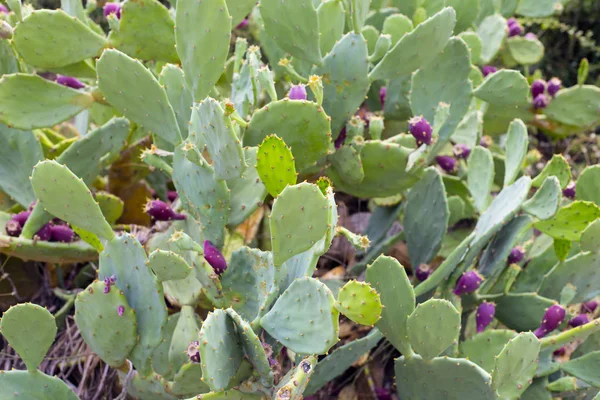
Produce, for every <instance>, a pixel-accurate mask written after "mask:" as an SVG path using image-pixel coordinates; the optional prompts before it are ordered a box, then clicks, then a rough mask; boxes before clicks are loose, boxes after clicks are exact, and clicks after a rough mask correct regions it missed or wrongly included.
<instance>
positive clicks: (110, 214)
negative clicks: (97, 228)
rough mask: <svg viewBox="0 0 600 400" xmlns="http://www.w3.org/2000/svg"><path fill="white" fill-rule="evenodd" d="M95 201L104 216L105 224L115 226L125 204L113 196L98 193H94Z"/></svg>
mask: <svg viewBox="0 0 600 400" xmlns="http://www.w3.org/2000/svg"><path fill="white" fill-rule="evenodd" d="M96 201H97V202H98V206H99V207H100V210H101V211H102V215H104V218H105V219H106V222H108V223H109V224H111V225H113V224H115V223H116V222H117V220H118V219H119V218H121V215H123V209H124V207H125V203H124V202H123V200H121V199H120V198H118V197H117V196H115V195H114V194H110V193H108V192H98V193H96Z"/></svg>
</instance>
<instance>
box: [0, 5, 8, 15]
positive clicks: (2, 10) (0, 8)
mask: <svg viewBox="0 0 600 400" xmlns="http://www.w3.org/2000/svg"><path fill="white" fill-rule="evenodd" d="M0 13H1V14H8V8H6V7H5V6H4V4H0Z"/></svg>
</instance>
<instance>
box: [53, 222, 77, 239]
mask: <svg viewBox="0 0 600 400" xmlns="http://www.w3.org/2000/svg"><path fill="white" fill-rule="evenodd" d="M50 235H51V240H52V241H53V242H63V243H71V242H72V241H73V239H75V233H74V232H73V230H72V229H71V228H69V227H68V226H66V225H53V226H51V227H50Z"/></svg>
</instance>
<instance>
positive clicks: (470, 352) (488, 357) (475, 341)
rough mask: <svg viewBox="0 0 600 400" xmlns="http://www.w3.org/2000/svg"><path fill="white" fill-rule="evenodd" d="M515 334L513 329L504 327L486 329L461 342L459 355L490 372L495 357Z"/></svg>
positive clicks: (494, 363) (493, 365) (492, 368)
mask: <svg viewBox="0 0 600 400" xmlns="http://www.w3.org/2000/svg"><path fill="white" fill-rule="evenodd" d="M515 336H517V333H516V332H515V331H509V330H506V329H502V330H501V329H490V330H486V331H485V332H482V333H478V334H476V335H475V336H473V337H472V338H471V339H468V340H465V341H464V342H462V343H461V344H460V355H461V357H464V358H466V359H468V360H469V361H471V362H473V363H475V364H477V365H479V366H480V367H481V368H483V369H484V370H486V371H487V372H488V373H490V374H491V373H492V372H493V371H494V367H495V365H496V357H497V356H498V354H500V352H501V351H502V349H504V346H506V344H507V343H508V342H509V341H510V340H511V339H512V338H514V337H515Z"/></svg>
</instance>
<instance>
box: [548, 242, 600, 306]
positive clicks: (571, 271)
mask: <svg viewBox="0 0 600 400" xmlns="http://www.w3.org/2000/svg"><path fill="white" fill-rule="evenodd" d="M599 265H600V254H598V253H579V254H577V255H576V256H574V257H571V258H569V259H567V260H565V261H564V262H561V263H559V264H557V265H556V266H555V267H554V268H552V270H551V271H550V272H548V274H547V275H546V276H545V277H544V279H543V280H542V284H541V287H540V294H541V295H542V296H546V297H548V298H553V299H556V300H559V299H560V293H561V291H562V288H563V287H564V286H565V285H566V284H568V283H570V284H571V285H573V286H575V287H576V288H577V290H576V294H575V296H574V297H573V298H572V299H571V301H570V303H579V302H583V301H587V300H590V299H591V298H593V297H594V296H597V295H598V294H599V292H598V284H599V282H600V273H599V270H598V268H599Z"/></svg>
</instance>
